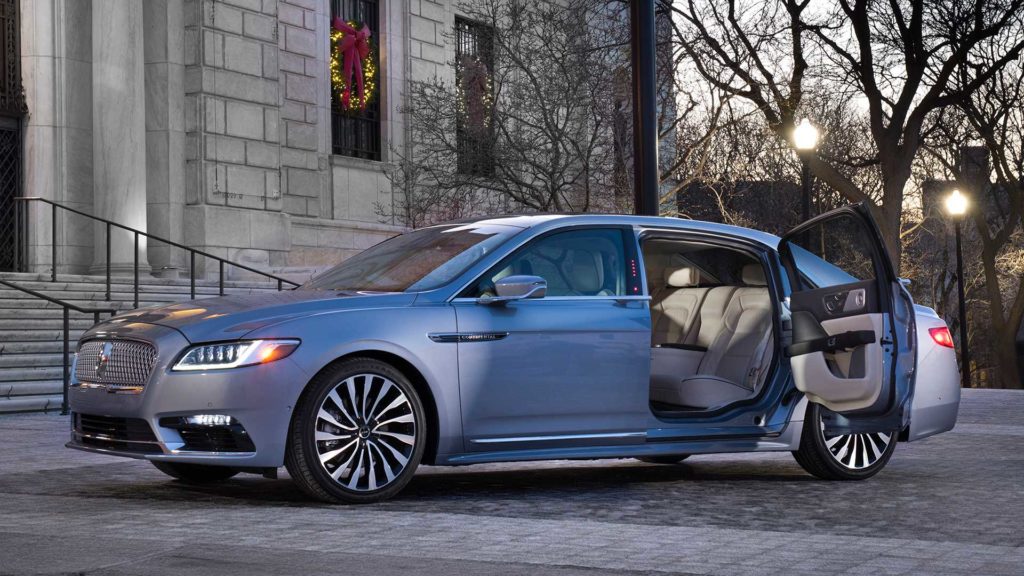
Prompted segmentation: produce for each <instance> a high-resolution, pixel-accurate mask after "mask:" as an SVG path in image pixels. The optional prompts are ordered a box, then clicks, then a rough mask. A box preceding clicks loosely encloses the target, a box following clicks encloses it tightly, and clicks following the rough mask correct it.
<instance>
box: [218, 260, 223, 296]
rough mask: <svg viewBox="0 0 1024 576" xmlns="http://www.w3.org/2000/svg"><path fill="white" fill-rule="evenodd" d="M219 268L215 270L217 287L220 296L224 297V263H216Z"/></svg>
mask: <svg viewBox="0 0 1024 576" xmlns="http://www.w3.org/2000/svg"><path fill="white" fill-rule="evenodd" d="M217 262H218V263H219V264H220V266H219V267H218V269H217V285H218V286H220V295H221V296H223V295H224V261H223V260H218V261H217Z"/></svg>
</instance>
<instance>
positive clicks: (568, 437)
mask: <svg viewBox="0 0 1024 576" xmlns="http://www.w3.org/2000/svg"><path fill="white" fill-rule="evenodd" d="M646 437H647V432H604V433H598V434H558V435H554V436H507V437H503V438H474V439H472V440H470V442H472V443H474V444H506V443H509V442H546V441H551V440H596V439H602V438H605V439H610V438H646Z"/></svg>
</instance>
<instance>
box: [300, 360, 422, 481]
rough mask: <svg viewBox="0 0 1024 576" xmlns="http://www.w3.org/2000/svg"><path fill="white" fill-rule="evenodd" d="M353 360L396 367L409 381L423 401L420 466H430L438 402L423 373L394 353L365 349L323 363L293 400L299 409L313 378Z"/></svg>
mask: <svg viewBox="0 0 1024 576" xmlns="http://www.w3.org/2000/svg"><path fill="white" fill-rule="evenodd" d="M354 358H370V359H373V360H378V361H381V362H385V363H387V364H390V365H392V366H394V367H395V369H397V370H398V371H399V372H401V373H402V375H403V376H405V377H406V378H408V379H409V381H410V382H411V383H412V385H413V387H414V388H415V389H416V392H417V393H418V394H419V395H420V399H421V400H422V401H423V408H424V411H425V412H426V416H427V444H426V446H425V448H424V452H423V460H422V462H423V464H427V465H432V464H434V462H435V460H436V457H437V449H438V444H439V441H440V418H439V416H438V410H437V400H436V399H435V397H434V392H433V390H432V389H431V387H430V384H429V383H428V382H427V379H426V377H425V376H424V375H423V373H422V372H421V371H420V370H419V369H418V368H417V367H416V366H415V365H414V364H413V363H412V362H410V361H409V360H408V359H406V358H403V357H402V356H400V355H398V354H395V353H394V352H388V351H385V350H377V349H364V350H353V351H351V352H348V353H346V354H343V355H341V356H338V357H337V358H335V359H334V360H331V361H330V362H328V363H327V364H325V365H324V366H323V367H322V368H320V370H318V371H317V372H316V373H315V374H313V375H312V376H311V377H310V378H309V380H307V381H306V384H305V385H304V386H303V388H302V393H301V394H300V395H299V398H298V400H297V401H296V404H295V405H296V406H298V405H299V404H300V403H301V402H302V399H303V398H304V397H305V395H306V394H307V393H308V392H309V384H310V382H312V381H313V380H315V379H316V377H317V376H319V375H320V374H322V373H323V372H325V371H327V370H330V369H331V368H333V367H334V366H337V365H338V364H340V363H342V362H345V361H348V360H352V359H354ZM294 421H295V417H294V415H293V416H292V422H291V423H289V425H288V428H289V434H290V433H291V426H292V425H293V423H294Z"/></svg>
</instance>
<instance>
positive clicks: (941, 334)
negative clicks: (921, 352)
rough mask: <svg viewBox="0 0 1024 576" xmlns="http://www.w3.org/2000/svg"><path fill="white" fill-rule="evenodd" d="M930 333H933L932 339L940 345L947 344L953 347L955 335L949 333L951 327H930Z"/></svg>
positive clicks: (947, 346) (948, 346)
mask: <svg viewBox="0 0 1024 576" xmlns="http://www.w3.org/2000/svg"><path fill="white" fill-rule="evenodd" d="M928 334H931V337H932V340H934V341H935V343H936V344H938V345H939V346H945V347H946V348H952V347H953V335H952V334H950V333H949V328H947V327H946V326H941V327H939V328H929V329H928Z"/></svg>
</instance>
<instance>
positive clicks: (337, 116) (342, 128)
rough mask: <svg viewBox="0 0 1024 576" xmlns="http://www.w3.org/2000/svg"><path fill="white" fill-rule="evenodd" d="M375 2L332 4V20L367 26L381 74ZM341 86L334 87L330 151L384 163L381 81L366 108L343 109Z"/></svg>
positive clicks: (342, 0)
mask: <svg viewBox="0 0 1024 576" xmlns="http://www.w3.org/2000/svg"><path fill="white" fill-rule="evenodd" d="M378 8H379V6H378V3H377V1H376V0H331V19H332V20H333V19H334V18H335V17H337V18H341V19H342V20H344V21H345V22H356V23H359V24H366V25H367V26H369V28H370V32H371V34H372V36H371V43H372V45H373V48H374V49H373V50H372V51H371V54H372V57H373V60H374V64H375V66H376V68H377V70H378V73H377V75H378V78H381V77H383V74H381V72H380V50H379V46H380V39H381V34H380V17H379V15H380V11H379V9H378ZM341 90H342V88H341V86H337V85H333V83H332V86H331V150H332V152H333V153H334V154H338V155H340V156H351V157H354V158H366V159H367V160H380V159H381V154H380V150H381V138H380V105H381V102H380V100H381V97H380V83H379V80H378V85H377V88H376V90H377V94H375V95H374V96H373V97H372V98H371V99H370V100H369V102H367V104H366V106H365V108H362V109H355V110H353V109H347V110H346V109H343V108H342V105H341V98H340V97H339V95H340V94H341Z"/></svg>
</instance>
